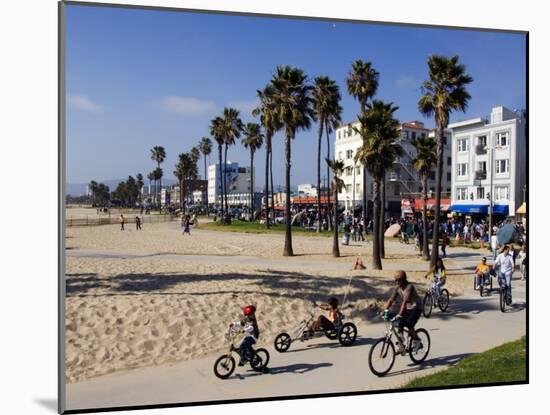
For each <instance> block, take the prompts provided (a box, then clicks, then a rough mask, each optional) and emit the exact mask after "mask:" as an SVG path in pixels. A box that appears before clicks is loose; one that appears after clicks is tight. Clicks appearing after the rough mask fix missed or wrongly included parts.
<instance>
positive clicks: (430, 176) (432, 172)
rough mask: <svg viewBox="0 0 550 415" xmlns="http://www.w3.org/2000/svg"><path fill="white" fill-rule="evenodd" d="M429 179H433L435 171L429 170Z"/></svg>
mask: <svg viewBox="0 0 550 415" xmlns="http://www.w3.org/2000/svg"><path fill="white" fill-rule="evenodd" d="M429 178H430V180H435V171H431V172H430V174H429Z"/></svg>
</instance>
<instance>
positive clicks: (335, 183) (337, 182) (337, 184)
mask: <svg viewBox="0 0 550 415" xmlns="http://www.w3.org/2000/svg"><path fill="white" fill-rule="evenodd" d="M326 162H327V164H328V166H329V168H330V169H331V170H332V173H333V174H334V179H333V180H332V191H333V192H334V237H333V239H332V256H334V257H336V258H337V257H339V256H340V247H339V245H338V193H340V192H341V191H342V188H343V187H344V181H343V180H342V179H341V178H340V177H341V176H342V174H343V173H344V161H343V160H330V159H328V158H327V159H326Z"/></svg>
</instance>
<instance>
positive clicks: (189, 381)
mask: <svg viewBox="0 0 550 415" xmlns="http://www.w3.org/2000/svg"><path fill="white" fill-rule="evenodd" d="M525 307H526V306H525V283H524V282H522V281H519V280H515V281H514V303H513V306H512V307H511V308H508V310H507V312H506V313H501V312H500V310H498V295H497V292H496V291H494V292H493V293H492V295H491V296H489V297H483V298H480V297H479V296H472V297H467V298H465V297H461V298H451V303H450V306H449V310H448V311H447V312H446V313H442V312H440V311H439V310H438V309H434V311H433V313H432V316H431V317H430V318H429V319H426V318H423V317H422V318H421V319H420V320H419V322H418V324H417V327H424V328H426V329H428V331H429V333H430V336H431V350H430V353H429V355H428V358H427V359H426V361H425V362H424V364H423V365H421V366H416V365H412V362H411V361H410V359H409V357H408V356H397V357H396V362H395V365H394V367H393V369H392V371H391V372H390V373H389V374H388V375H387V376H386V377H384V378H378V377H376V376H375V375H374V374H373V373H371V371H370V370H369V366H368V352H369V350H370V346H371V344H372V343H373V342H374V341H375V340H376V339H377V338H379V337H381V336H382V335H383V333H384V324H383V323H381V322H380V323H378V322H377V323H361V324H358V331H359V336H358V339H357V341H356V343H355V344H354V345H353V346H351V347H347V348H344V347H341V346H340V345H339V344H338V343H337V341H330V340H328V339H326V338H318V339H313V340H310V341H308V342H295V343H293V344H292V345H291V347H290V349H289V351H287V352H286V353H278V352H276V351H275V350H274V349H273V346H272V344H267V345H266V344H260V345H259V346H258V347H260V346H263V347H267V349H268V350H269V352H270V354H271V359H270V362H269V369H270V370H269V373H265V374H260V373H256V372H253V371H251V370H250V368H249V366H245V367H236V369H235V372H234V374H233V375H232V376H231V377H230V378H229V379H226V380H220V379H218V378H216V377H215V376H214V374H213V365H214V361H215V360H216V358H217V357H218V356H219V355H220V353H216V354H213V355H210V356H207V357H204V358H201V359H198V360H193V361H185V362H180V363H176V364H172V365H165V366H159V367H150V368H143V369H134V370H130V371H125V372H119V373H115V374H110V375H105V376H101V377H98V378H94V379H91V380H89V381H84V382H79V383H74V384H69V385H67V389H66V392H67V408H68V409H81V408H102V407H117V406H129V405H151V404H170V403H188V402H195V403H199V402H205V401H212V400H231V399H247V398H265V397H276V396H292V395H304V394H323V393H338V392H356V391H374V390H383V389H393V388H399V387H401V386H402V385H404V384H405V383H407V382H408V381H409V380H410V379H412V378H414V377H417V376H423V375H426V374H429V373H432V372H434V371H437V370H441V369H444V368H446V367H448V366H449V365H451V364H453V363H456V362H457V361H459V360H460V359H462V358H464V357H466V356H468V355H470V354H472V353H478V352H481V351H484V350H487V349H489V348H492V347H495V346H497V345H499V344H502V343H504V342H507V341H512V340H516V339H518V338H519V337H521V336H522V335H524V334H525V331H526V310H525ZM356 323H357V322H356ZM289 329H290V327H288V328H286V327H282V328H281V331H283V330H289ZM270 340H271V339H270Z"/></svg>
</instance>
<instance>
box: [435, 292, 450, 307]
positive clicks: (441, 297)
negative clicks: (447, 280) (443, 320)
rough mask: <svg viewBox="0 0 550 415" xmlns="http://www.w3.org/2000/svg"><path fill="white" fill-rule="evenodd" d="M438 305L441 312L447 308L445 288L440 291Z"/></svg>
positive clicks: (447, 293)
mask: <svg viewBox="0 0 550 415" xmlns="http://www.w3.org/2000/svg"><path fill="white" fill-rule="evenodd" d="M438 305H439V309H440V310H441V311H447V307H449V291H447V290H446V289H445V288H443V289H442V290H441V294H440V295H439V302H438Z"/></svg>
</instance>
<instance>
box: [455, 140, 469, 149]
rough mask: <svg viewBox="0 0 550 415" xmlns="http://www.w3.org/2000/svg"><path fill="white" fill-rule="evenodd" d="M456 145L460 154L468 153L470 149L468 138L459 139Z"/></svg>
mask: <svg viewBox="0 0 550 415" xmlns="http://www.w3.org/2000/svg"><path fill="white" fill-rule="evenodd" d="M456 145H457V151H458V152H459V153H464V152H466V151H468V150H469V149H470V147H469V146H468V139H467V138H459V139H458V140H457V141H456Z"/></svg>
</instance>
